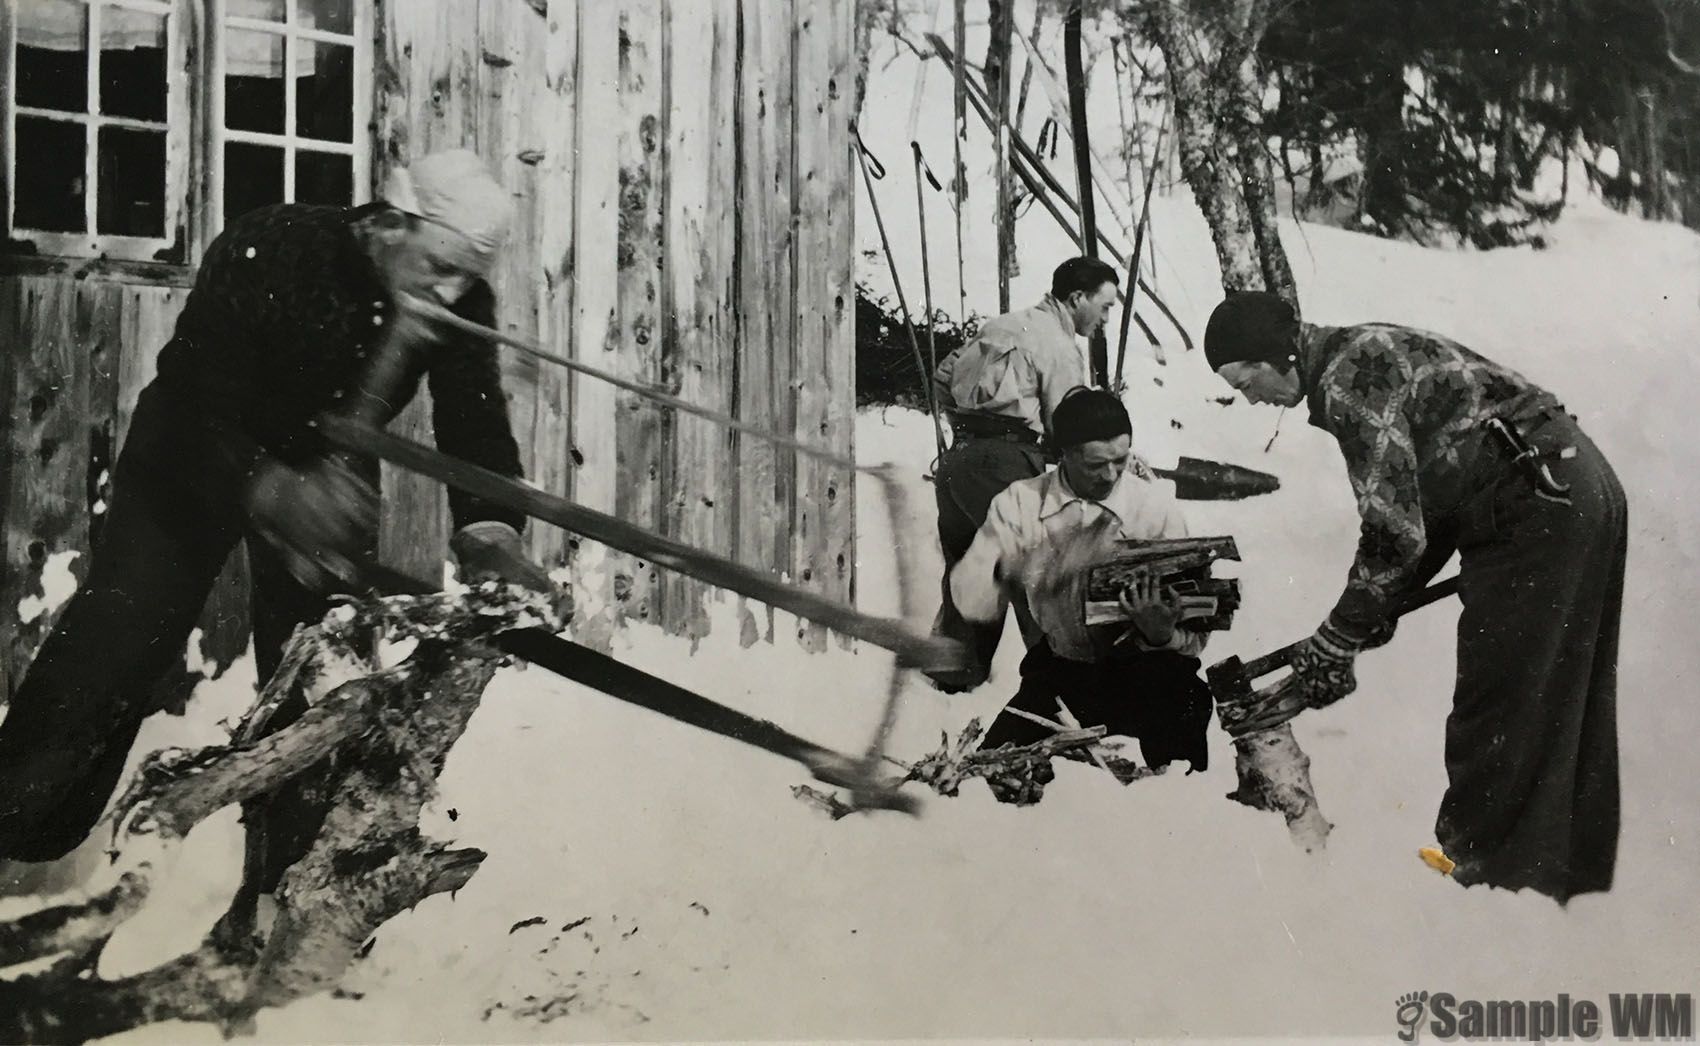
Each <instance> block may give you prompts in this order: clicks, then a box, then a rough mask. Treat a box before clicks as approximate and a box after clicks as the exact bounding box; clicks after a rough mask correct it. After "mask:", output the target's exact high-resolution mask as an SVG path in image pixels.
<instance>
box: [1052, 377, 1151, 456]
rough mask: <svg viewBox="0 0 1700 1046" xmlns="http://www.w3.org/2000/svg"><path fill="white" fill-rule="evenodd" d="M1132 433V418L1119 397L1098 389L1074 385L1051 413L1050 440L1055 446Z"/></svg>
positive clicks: (1060, 446) (1074, 444) (1064, 448)
mask: <svg viewBox="0 0 1700 1046" xmlns="http://www.w3.org/2000/svg"><path fill="white" fill-rule="evenodd" d="M1131 435H1133V422H1132V421H1131V420H1129V418H1128V416H1127V408H1126V407H1124V406H1122V401H1121V400H1119V399H1117V398H1116V397H1114V396H1112V395H1111V394H1110V393H1108V392H1105V391H1103V390H1102V389H1089V388H1087V387H1086V386H1084V385H1076V386H1075V387H1074V388H1072V389H1070V390H1068V392H1067V393H1065V394H1064V395H1063V398H1062V402H1061V403H1058V404H1057V409H1056V411H1055V412H1054V413H1053V414H1052V415H1051V442H1052V443H1053V444H1055V446H1056V448H1057V449H1058V450H1067V449H1068V448H1069V447H1078V446H1080V445H1081V444H1082V443H1091V442H1093V441H1094V440H1101V439H1115V438H1116V437H1117V436H1131Z"/></svg>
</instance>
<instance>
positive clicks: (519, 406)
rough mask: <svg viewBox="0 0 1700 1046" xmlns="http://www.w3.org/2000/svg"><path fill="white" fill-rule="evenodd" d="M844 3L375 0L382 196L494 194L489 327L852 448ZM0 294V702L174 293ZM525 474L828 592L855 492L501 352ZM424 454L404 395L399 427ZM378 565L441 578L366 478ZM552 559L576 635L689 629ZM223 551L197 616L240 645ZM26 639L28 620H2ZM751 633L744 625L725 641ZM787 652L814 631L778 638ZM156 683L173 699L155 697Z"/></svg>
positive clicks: (792, 462) (432, 537)
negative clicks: (443, 157)
mask: <svg viewBox="0 0 1700 1046" xmlns="http://www.w3.org/2000/svg"><path fill="white" fill-rule="evenodd" d="M852 10H853V5H851V4H847V3H830V4H828V3H820V4H817V3H813V2H809V0H582V2H574V0H547V2H545V0H380V3H379V5H378V10H377V19H376V24H377V32H378V37H379V39H378V41H377V44H378V46H377V48H376V53H377V56H378V63H379V67H378V69H377V75H376V76H375V77H374V81H375V84H376V90H377V92H378V97H377V99H376V100H375V106H374V110H373V111H374V122H375V128H374V129H375V132H376V133H375V140H374V148H375V151H376V153H377V155H376V161H377V162H376V163H375V164H374V173H375V177H377V178H378V179H379V181H380V184H381V181H382V178H383V177H384V176H385V175H386V174H387V173H388V171H389V170H390V169H392V168H393V167H394V165H395V164H396V163H398V162H404V161H405V159H406V158H407V157H409V156H414V155H419V154H421V153H423V152H426V151H429V150H432V149H437V148H445V147H454V146H467V147H470V148H473V149H475V150H477V151H478V152H479V153H480V154H481V155H482V156H483V157H484V158H485V160H486V162H488V163H489V164H491V166H492V167H493V168H494V170H495V171H496V172H497V173H498V174H499V176H500V177H501V178H502V180H503V181H504V184H506V185H507V186H509V187H510V188H511V190H512V191H513V193H514V199H515V203H516V206H517V209H518V220H517V222H516V231H515V235H514V238H513V239H512V241H511V242H510V243H509V245H508V247H507V249H506V250H505V251H504V253H503V254H502V257H501V261H500V264H499V267H498V269H497V271H496V272H495V274H494V276H493V282H494V284H495V288H496V292H497V295H498V300H499V302H500V316H499V322H500V324H501V326H502V328H503V329H504V330H507V331H509V332H512V333H515V334H518V335H520V336H523V337H526V338H536V339H539V340H541V341H542V342H543V343H544V344H545V345H547V346H548V347H550V348H551V349H553V350H554V351H557V352H560V353H563V354H565V355H568V356H571V357H573V358H575V359H579V360H583V361H584V362H587V363H591V364H594V365H596V366H598V367H601V368H604V369H606V370H610V371H614V372H615V373H618V374H621V375H624V376H627V377H632V378H638V379H641V380H643V381H646V382H651V383H654V384H656V385H658V386H660V387H661V388H663V389H665V390H667V391H669V392H672V393H674V394H675V395H678V396H681V397H684V398H686V399H688V400H690V401H691V402H694V403H700V404H702V405H704V406H708V407H712V408H714V409H716V410H719V411H723V412H726V413H730V414H733V415H735V416H737V417H740V418H742V419H744V420H747V421H750V422H752V423H754V424H756V425H759V426H761V427H762V428H764V429H770V430H773V431H776V432H781V433H786V434H790V435H794V436H796V437H798V438H800V439H802V440H805V441H807V442H809V443H811V444H815V445H819V446H823V447H825V448H828V449H831V450H834V451H836V452H838V453H840V454H849V453H850V452H851V450H852V430H853V412H854V402H855V393H854V388H853V373H854V371H853V366H852V363H853V355H852V354H853V352H854V331H853V330H852V327H851V323H852V318H853V315H854V312H853V309H852V307H851V306H852V302H853V300H854V299H853V296H852V294H853V291H852V285H851V264H852V253H853V252H852V239H851V232H852V225H851V223H852V220H853V214H854V199H853V196H852V192H853V182H852V180H851V174H852V170H853V167H852V154H851V152H850V143H851V140H852V138H851V135H850V129H849V128H850V121H851V116H852V113H851V105H852V99H853V96H854V90H853V82H852V79H851V78H852V77H853V76H854V69H853V67H852V65H851V47H852V21H851V13H852ZM172 272H173V273H174V274H175V275H169V274H167V275H163V276H162V275H161V274H160V273H154V274H152V275H150V276H147V277H141V278H138V277H136V276H134V274H132V275H131V276H129V277H126V276H123V275H122V274H120V273H116V272H115V273H104V274H103V273H95V274H90V273H89V272H86V271H84V272H77V271H73V269H72V268H71V267H70V266H66V267H64V268H56V267H54V266H52V265H43V266H38V267H35V268H22V269H15V270H8V271H6V272H4V273H0V455H3V457H0V543H3V545H4V555H5V560H4V562H5V570H4V573H3V574H0V700H4V699H5V697H6V696H7V695H9V693H10V692H11V688H12V687H14V686H15V685H16V683H17V681H18V680H19V679H20V678H21V677H22V674H23V670H24V667H25V666H26V665H27V664H28V662H29V660H30V659H31V658H32V657H33V656H34V654H35V651H36V649H37V648H38V647H39V645H40V643H41V641H42V640H43V639H44V638H45V637H46V635H47V632H48V630H49V628H50V627H51V624H52V622H53V620H54V618H55V615H54V613H52V612H47V613H38V612H36V604H35V603H33V602H32V601H31V600H32V597H34V598H36V599H39V598H40V597H41V595H42V594H43V577H42V574H43V569H44V568H45V567H46V565H47V564H48V563H50V562H53V561H54V557H55V556H56V554H58V553H61V552H67V551H69V552H76V553H79V555H78V556H77V557H76V558H75V559H74V560H72V562H71V566H70V569H71V571H72V573H73V575H75V577H76V578H77V580H78V582H79V583H80V582H81V581H82V580H83V579H84V577H85V571H86V569H87V566H88V556H87V552H88V550H89V548H90V544H91V541H92V540H94V539H96V538H97V537H98V530H99V526H100V521H101V511H99V510H100V509H103V508H104V496H105V495H104V493H103V491H102V489H101V483H100V480H101V475H100V474H101V472H102V471H105V470H108V469H109V468H110V465H111V462H112V461H113V460H114V459H115V457H116V454H117V451H118V449H119V447H120V446H121V444H122V440H123V437H124V434H125V432H126V430H127V427H128V424H129V419H130V416H131V413H132V412H133V410H134V408H135V404H136V397H137V395H138V394H139V393H140V391H141V389H142V387H143V386H144V385H145V384H146V383H147V382H148V381H149V380H151V378H152V377H153V366H154V359H155V357H156V356H157V354H158V352H159V349H160V347H161V346H163V345H164V344H165V342H166V340H167V339H168V338H169V337H170V333H171V329H172V326H173V325H174V323H175V321H176V317H177V313H178V311H179V310H180V309H181V308H182V305H183V301H184V299H185V297H186V296H187V294H188V288H187V286H186V284H187V282H188V281H189V280H190V279H191V278H192V275H193V274H192V271H191V270H189V269H187V268H185V269H180V270H176V269H174V270H172ZM502 367H503V377H504V384H505V386H506V391H507V396H508V407H509V411H510V414H511V417H512V419H513V423H514V427H515V431H516V433H517V434H518V436H519V440H520V445H521V456H522V459H523V461H524V464H525V467H526V473H527V475H528V476H529V477H531V479H532V481H533V482H535V483H537V484H538V485H539V486H541V487H542V488H543V489H546V490H550V491H553V492H556V493H560V494H563V495H566V496H569V497H572V498H574V499H576V500H578V501H580V502H582V503H584V504H586V505H589V506H590V507H593V508H596V509H600V510H602V511H606V512H611V513H614V514H616V515H619V516H622V517H624V518H626V519H630V520H633V521H635V522H639V523H641V524H643V525H645V526H647V527H651V528H653V529H655V530H658V531H660V532H662V533H664V534H667V535H669V536H673V537H676V538H678V539H680V540H682V541H685V542H687V543H689V544H691V545H695V546H699V547H704V548H708V549H711V550H713V551H715V552H718V553H721V554H723V555H726V556H729V557H732V558H735V559H738V560H739V561H741V562H744V563H746V564H749V565H751V566H756V567H759V568H763V569H767V570H770V571H772V572H774V573H776V574H781V575H784V576H787V577H789V578H790V579H792V580H793V581H794V582H796V583H798V584H800V585H803V586H805V587H808V588H811V589H814V590H816V591H820V592H824V593H827V594H830V595H833V596H836V597H839V598H842V599H850V598H852V597H853V582H854V563H855V549H854V536H853V524H854V518H855V509H854V490H855V488H854V476H853V475H852V474H849V473H846V472H845V471H844V470H841V469H836V468H832V467H827V466H823V465H821V464H820V463H818V462H816V461H814V460H812V459H809V458H806V457H804V458H799V457H798V456H797V455H795V454H792V453H791V452H789V451H783V450H776V449H775V448H774V447H773V446H772V445H771V444H769V443H767V442H765V441H762V440H760V439H756V438H754V437H751V436H747V435H743V436H741V435H738V434H736V433H732V432H728V431H727V430H726V429H724V428H722V427H720V426H718V425H715V424H713V423H710V422H707V421H704V420H702V419H698V418H695V417H691V416H688V415H678V414H675V413H674V412H672V411H668V410H665V409H663V408H660V407H658V406H657V405H655V404H653V403H651V402H649V401H647V400H645V399H642V398H640V397H637V396H634V395H631V394H629V393H624V392H619V391H617V390H615V389H613V388H612V387H611V386H609V385H607V384H606V383H603V382H600V381H596V380H591V379H581V378H578V377H575V376H573V375H570V374H569V373H567V372H566V371H565V370H564V369H563V368H560V367H556V366H553V365H549V364H539V363H538V362H536V361H534V360H531V359H529V358H527V357H525V356H523V355H521V354H518V353H514V352H509V351H506V350H503V352H502ZM395 428H396V429H397V430H398V431H401V432H403V433H404V434H407V435H411V436H413V437H415V438H419V439H423V440H425V441H427V442H429V441H430V435H431V433H430V411H429V395H428V394H427V393H425V392H423V391H422V392H421V395H420V396H419V397H418V400H417V401H416V402H415V403H414V404H413V405H411V406H410V407H409V409H408V411H407V412H405V413H404V415H403V416H402V418H400V419H398V420H397V422H396V425H395ZM384 492H385V508H384V514H383V522H382V527H381V533H380V548H381V550H382V552H383V554H384V556H385V558H386V559H387V560H389V561H390V562H392V563H394V564H396V565H398V566H401V567H404V568H406V569H408V570H410V571H412V572H414V573H416V574H418V575H420V576H424V577H432V578H435V577H439V576H441V574H442V571H443V565H444V559H445V556H446V544H447V538H448V513H447V499H446V497H445V495H444V493H443V490H442V488H441V486H440V485H438V484H437V483H435V482H434V481H430V480H425V479H422V478H419V477H416V476H413V475H410V474H404V473H399V472H396V471H394V470H389V469H386V471H385V475H384ZM527 540H528V541H529V542H530V544H531V548H532V551H533V552H534V553H535V554H536V555H538V556H539V557H541V558H542V559H543V560H544V561H545V562H547V563H548V564H549V565H551V566H562V565H567V564H569V563H571V564H572V566H573V574H574V576H575V583H576V584H577V585H578V586H579V595H580V602H581V605H584V606H587V607H589V608H590V609H591V610H592V611H593V612H595V615H596V617H595V620H594V621H592V622H591V623H590V629H589V630H590V632H591V634H592V635H594V632H595V629H596V628H597V627H601V626H608V627H611V626H612V624H614V623H615V622H616V621H617V620H618V619H619V618H632V619H640V620H650V621H654V622H658V623H660V624H662V625H663V626H665V627H667V628H670V629H672V630H674V631H682V632H687V633H689V634H692V635H701V634H703V632H704V631H705V630H706V628H707V620H708V619H707V615H706V613H705V596H706V592H705V590H704V588H703V587H702V586H700V585H697V584H696V583H694V582H690V581H688V580H684V579H680V578H677V577H667V576H662V574H661V573H660V572H659V571H658V570H657V569H656V568H654V567H653V566H652V565H651V564H647V563H642V562H636V561H633V560H632V559H631V558H630V557H625V556H620V555H609V556H607V557H606V558H603V557H601V556H600V555H598V554H593V553H596V552H598V551H599V550H592V549H589V548H585V549H579V548H578V547H577V542H576V541H575V540H574V539H573V537H572V535H568V534H564V533H562V532H561V531H559V530H557V529H556V528H554V527H551V526H548V525H545V524H533V526H532V528H531V531H530V533H528V535H527ZM246 573H247V570H246V558H245V557H244V556H243V555H241V554H240V551H239V552H238V553H237V554H235V555H233V556H232V559H231V562H230V563H229V564H227V566H226V569H225V573H224V575H223V576H222V577H221V578H220V580H219V582H218V585H217V587H216V589H215V591H214V593H213V595H212V597H211V598H210V599H209V601H208V605H207V608H206V611H205V613H204V615H203V618H202V621H201V628H202V632H203V637H202V652H203V653H204V654H205V655H206V656H207V657H209V658H211V659H212V660H214V661H215V662H217V663H218V664H219V665H221V666H222V665H224V664H228V663H229V662H230V661H231V660H233V659H234V658H235V657H237V656H239V655H240V654H241V652H242V651H243V650H244V649H245V648H246V646H247V641H248V627H249V625H248V612H247V603H246V590H247V584H246ZM26 619H27V620H26ZM764 633H765V634H766V635H767V637H768V638H772V636H773V620H772V617H771V615H767V616H766V620H765V622H764V621H762V620H760V619H759V618H758V615H757V613H756V612H755V611H754V610H753V608H746V613H745V618H744V639H745V641H746V642H748V641H753V639H754V638H756V637H758V636H760V635H762V634H764ZM800 634H801V636H802V637H803V638H804V639H805V640H806V641H807V642H809V643H810V644H811V645H818V644H819V643H820V642H822V640H823V637H822V636H821V635H820V633H819V632H818V631H815V630H810V629H803V630H802V631H801V633H800ZM179 682H180V683H181V681H179Z"/></svg>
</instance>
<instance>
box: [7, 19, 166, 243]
mask: <svg viewBox="0 0 1700 1046" xmlns="http://www.w3.org/2000/svg"><path fill="white" fill-rule="evenodd" d="M79 2H80V4H81V5H82V6H83V7H84V8H85V9H86V10H87V11H88V12H89V14H88V19H89V20H88V22H87V28H88V40H89V47H88V50H87V52H85V53H86V55H87V60H86V62H85V72H84V75H85V76H86V77H87V78H88V91H87V94H88V97H87V99H86V100H85V103H84V110H83V111H82V112H80V113H72V112H64V111H60V110H51V109H34V108H26V107H23V106H19V105H17V104H16V98H17V75H18V73H17V69H18V62H17V32H18V28H17V21H16V19H17V11H16V9H15V5H14V3H13V2H12V0H6V2H5V3H4V4H3V7H4V13H3V14H0V58H3V60H4V63H5V70H4V75H3V76H0V118H3V119H4V120H5V121H6V149H5V156H4V157H3V160H4V163H5V164H6V170H5V193H4V200H3V201H0V209H3V212H4V213H3V215H0V217H3V218H4V220H5V223H6V236H7V249H8V251H9V252H25V253H35V254H43V255H54V256H60V257H85V258H112V259H117V260H122V261H143V262H146V261H160V260H174V258H175V257H176V256H180V255H181V253H182V251H183V247H184V242H185V240H186V238H187V235H188V234H187V226H188V224H189V223H188V221H187V220H186V218H187V212H188V211H189V210H191V209H192V206H193V205H192V202H191V201H190V186H189V181H190V179H189V157H190V155H191V143H192V141H193V139H194V135H195V123H194V115H195V114H194V112H193V109H192V107H191V106H190V93H191V83H190V76H189V65H190V61H191V57H190V47H189V36H190V35H191V34H190V33H187V32H185V31H184V25H183V23H184V20H185V19H189V20H191V21H193V12H191V11H189V10H187V7H186V4H185V3H184V2H183V0H79ZM110 8H122V9H126V10H131V11H139V12H144V13H147V14H153V15H163V16H164V17H165V27H166V29H165V31H166V61H165V122H164V126H163V128H162V127H161V126H160V125H159V124H155V123H151V122H149V121H145V120H135V119H131V118H128V117H116V116H106V115H104V114H102V113H101V112H100V111H99V110H100V55H101V47H100V30H101V25H100V18H101V13H102V11H104V10H107V9H110ZM19 116H26V117H34V118H38V119H48V120H53V121H54V122H57V123H68V124H72V125H75V126H77V127H81V128H82V129H83V133H84V136H85V142H86V143H87V145H86V146H85V149H84V155H83V177H84V193H83V218H84V222H85V223H86V226H87V227H86V228H85V230H84V231H82V232H60V231H53V230H46V229H31V228H20V227H19V226H18V225H17V224H16V220H15V219H16V206H17V192H16V189H15V181H16V179H15V175H14V172H15V171H16V170H17V162H18V161H17V148H18V146H17V134H16V126H17V124H16V120H17V119H18V117H19ZM103 127H130V128H137V129H145V130H149V131H155V132H158V131H161V130H163V132H164V134H165V198H164V200H163V201H162V203H163V207H162V211H163V229H164V235H161V236H157V237H155V236H124V235H119V234H117V233H103V232H100V231H98V213H99V211H98V209H99V206H100V181H99V177H100V175H99V169H100V161H99V140H100V130H101V128H103Z"/></svg>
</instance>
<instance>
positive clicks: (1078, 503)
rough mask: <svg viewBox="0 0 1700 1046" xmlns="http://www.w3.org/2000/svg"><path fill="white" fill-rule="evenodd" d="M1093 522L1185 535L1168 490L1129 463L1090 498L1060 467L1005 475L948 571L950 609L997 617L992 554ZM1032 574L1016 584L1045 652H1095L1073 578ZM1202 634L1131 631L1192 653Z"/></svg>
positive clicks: (1000, 556) (1146, 533) (1063, 535)
mask: <svg viewBox="0 0 1700 1046" xmlns="http://www.w3.org/2000/svg"><path fill="white" fill-rule="evenodd" d="M1106 517H1108V519H1106ZM1099 525H1102V526H1105V527H1108V528H1110V529H1109V532H1108V536H1109V537H1112V538H1124V539H1134V540H1151V539H1154V538H1181V537H1186V536H1188V535H1187V528H1186V520H1185V518H1184V517H1182V515H1181V512H1180V506H1179V505H1177V504H1176V502H1175V499H1174V496H1173V495H1172V494H1170V493H1168V492H1167V491H1166V490H1163V489H1162V488H1160V487H1158V486H1157V485H1156V484H1155V483H1153V482H1151V481H1150V480H1148V479H1143V478H1141V477H1140V476H1139V475H1137V474H1136V473H1134V472H1133V471H1128V472H1124V473H1123V474H1122V476H1121V478H1120V479H1118V480H1117V481H1116V485H1115V486H1114V487H1111V488H1110V493H1109V494H1108V495H1106V496H1105V497H1104V499H1103V500H1101V501H1092V500H1089V499H1087V498H1083V497H1081V496H1080V495H1078V494H1076V493H1075V492H1074V491H1072V490H1070V489H1069V486H1068V483H1067V481H1066V480H1064V479H1063V474H1062V469H1061V468H1054V469H1052V470H1051V471H1049V472H1047V473H1045V474H1044V475H1042V476H1035V477H1034V478H1032V479H1024V480H1018V481H1016V482H1014V483H1011V484H1010V485H1009V486H1008V487H1007V488H1005V490H1004V491H1003V493H1001V494H999V495H998V496H997V497H995V498H993V499H992V504H991V508H990V509H989V510H988V511H987V513H986V522H985V525H984V526H982V527H981V528H980V532H979V533H978V534H976V535H975V536H974V543H973V544H972V545H971V546H969V549H968V553H967V555H965V556H963V557H962V561H961V562H959V563H958V564H957V565H956V569H955V570H953V571H951V574H950V594H951V598H952V599H953V600H955V602H956V608H957V610H959V611H961V613H962V616H963V617H965V618H968V619H969V620H971V621H995V620H1001V617H1002V614H1003V611H1004V594H1003V590H1002V588H1001V586H1000V585H999V584H998V578H997V573H996V572H997V568H998V564H999V563H1000V562H1002V563H1014V562H1016V561H1018V560H1019V559H1021V558H1022V557H1025V556H1026V555H1027V554H1029V553H1032V552H1033V551H1035V550H1037V549H1041V548H1045V547H1047V546H1049V547H1052V548H1055V547H1058V546H1060V545H1062V544H1064V543H1065V542H1066V541H1067V540H1068V539H1069V538H1070V537H1071V536H1078V535H1079V534H1081V533H1082V532H1084V531H1087V530H1089V529H1091V528H1093V527H1094V526H1099ZM1033 580H1034V579H1032V578H1028V579H1024V581H1023V589H1024V591H1025V592H1026V595H1027V599H1028V604H1029V608H1030V609H1031V610H1032V612H1033V620H1034V622H1035V624H1036V625H1037V626H1038V630H1039V631H1040V632H1041V633H1043V634H1044V636H1045V638H1046V639H1047V640H1048V641H1049V643H1050V647H1051V650H1052V652H1053V653H1055V654H1056V655H1057V656H1058V657H1063V658H1067V659H1069V660H1071V661H1094V660H1097V656H1096V654H1095V652H1094V648H1093V644H1092V641H1091V639H1090V638H1089V636H1088V634H1087V629H1086V620H1085V604H1084V601H1083V600H1082V599H1081V594H1080V589H1079V586H1078V585H1067V584H1065V585H1059V586H1054V587H1053V586H1049V585H1047V586H1045V587H1042V588H1036V587H1035V586H1034V584H1033V583H1032V582H1033ZM1204 641H1205V634H1204V633H1203V632H1200V631H1197V630H1195V629H1189V628H1177V629H1175V634H1174V636H1173V637H1172V638H1171V639H1170V640H1169V642H1168V643H1166V644H1164V645H1163V646H1161V647H1152V646H1150V645H1148V644H1146V643H1145V642H1143V641H1142V640H1138V639H1135V643H1136V644H1137V647H1138V649H1141V650H1153V649H1161V650H1172V651H1175V652H1176V653H1181V654H1186V655H1188V656H1193V657H1196V656H1197V655H1198V653H1199V651H1201V650H1202V649H1203V648H1204Z"/></svg>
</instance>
